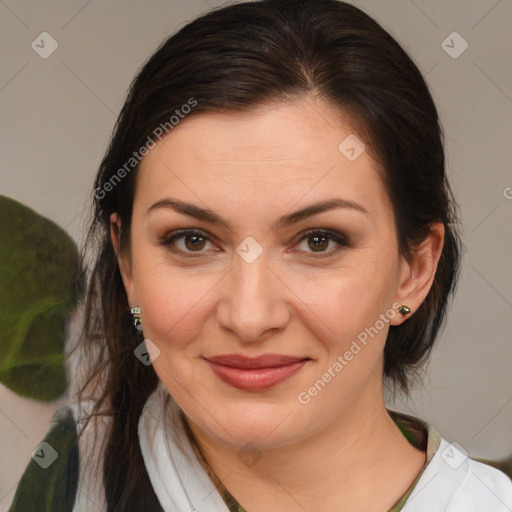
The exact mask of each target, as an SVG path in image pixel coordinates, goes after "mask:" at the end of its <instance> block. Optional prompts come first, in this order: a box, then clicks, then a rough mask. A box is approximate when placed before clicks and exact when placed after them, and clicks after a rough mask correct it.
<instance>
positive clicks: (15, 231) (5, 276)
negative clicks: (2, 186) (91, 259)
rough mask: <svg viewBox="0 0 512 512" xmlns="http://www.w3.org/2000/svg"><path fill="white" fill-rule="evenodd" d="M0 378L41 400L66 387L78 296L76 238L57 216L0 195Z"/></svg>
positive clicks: (45, 399)
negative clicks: (67, 340)
mask: <svg viewBox="0 0 512 512" xmlns="http://www.w3.org/2000/svg"><path fill="white" fill-rule="evenodd" d="M0 240H1V244H0V348H1V350H0V382H2V383H3V384H4V385H5V386H7V387H8V388H9V389H11V390H12V391H14V392H15V393H17V394H18V395H21V396H24V397H27V398H31V399H35V400H41V401H53V400H56V399H57V398H59V397H60V396H61V395H62V394H63V393H64V391H65V390H66V388H67V382H66V374H65V357H64V336H65V332H64V327H65V320H66V319H67V318H68V317H69V315H70V313H71V312H72V311H73V310H74V309H75V307H76V303H77V298H78V272H79V256H78V250H77V247H76V244H75V242H74V241H73V240H72V238H71V237H70V236H69V235H68V234H67V233H66V232H65V231H64V230H63V229H62V228H60V227H59V226H57V224H55V223H54V222H53V221H51V220H49V219H47V218H45V217H42V216H41V215H39V214H38V213H36V212H35V211H34V210H32V209H30V208H28V207H26V206H24V205H22V204H21V203H19V202H18V201H15V200H13V199H11V198H8V197H5V196H0Z"/></svg>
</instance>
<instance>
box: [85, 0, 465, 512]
mask: <svg viewBox="0 0 512 512" xmlns="http://www.w3.org/2000/svg"><path fill="white" fill-rule="evenodd" d="M307 95H312V96H314V97H317V98H319V99H321V100H323V101H326V102H328V104H330V105H332V106H333V109H335V108H337V109H338V110H339V111H340V113H341V112H345V113H347V114H348V115H349V117H350V121H351V123H350V124H351V127H352V129H353V130H354V132H355V133H357V135H358V137H359V138H360V139H362V140H363V141H364V142H365V144H366V148H367V150H368V151H369V152H370V154H371V155H372V156H373V158H375V159H376V161H377V162H379V163H380V165H381V167H382V173H383V175H382V179H383V183H384V184H385V187H386V190H387V193H388V195H389V197H390V199H391V202H392V204H393V208H394V214H395V222H396V230H397V233H398V247H399V250H400V253H401V254H403V255H404V256H406V257H408V258H409V257H410V256H411V254H412V253H413V251H414V249H415V248H417V247H418V245H419V244H420V243H421V242H422V241H423V240H424V239H425V237H426V235H427V234H428V232H429V229H430V225H431V224H432V223H434V222H442V223H443V224H444V226H445V239H444V247H443V250H442V254H441V258H440V261H439V264H438V268H437V272H436V275H435V279H434V282H433V285H432V287H431V289H430V291H429V293H428V295H427V297H426V299H425V300H424V302H423V303H422V304H421V306H420V307H419V308H418V310H417V311H415V312H414V314H413V315H412V316H411V317H410V318H409V319H408V320H407V321H406V322H405V323H403V324H402V325H400V326H391V327H390V330H389V334H388V338H387V342H386V346H385V353H384V376H385V377H386V381H387V382H391V383H392V384H393V386H398V388H400V389H401V390H402V391H404V392H405V393H408V392H409V390H410V383H411V378H413V376H415V375H417V373H418V370H419V369H421V368H422V367H423V366H424V365H425V363H426V361H427V360H428V356H429V354H430V352H431V349H432V346H433V344H434V341H435V339H436V337H437V336H438V334H439V333H440V330H441V327H442V324H443V320H444V317H445V312H446V308H447V305H448V302H449V300H450V298H451V295H452V294H453V293H454V291H455V287H456V283H457V279H458V273H459V264H460V239H459V235H458V234H457V229H456V224H457V223H458V220H457V213H456V212H457V209H456V202H455V200H454V198H453V195H452V192H451V189H450V186H449V183H448V181H447V177H446V172H445V157H444V140H443V130H442V127H441V125H440V122H439V119H438V114H437V111H436V107H435V105H434V102H433V99H432V97H431V94H430V92H429V89H428V86H427V84H426V83H425V81H424V79H423V77H422V75H421V73H420V72H419V70H418V68H417V67H416V65H415V64H414V63H413V61H412V60H411V58H410V57H409V56H408V55H407V54H406V53H405V51H404V50H403V49H402V48H401V47H400V45H399V44H398V43H397V42H396V41H395V40H394V39H393V37H391V35H389V34H388V33H387V32H386V31H385V30H384V29H383V28H382V27H381V26H380V25H379V24H378V23H377V22H376V21H375V20H373V19H372V18H371V17H370V16H368V15H367V14H365V13H364V12H362V11H361V10H359V9H358V8H356V7H354V6H352V5H350V4H347V3H345V2H341V1H336V0H314V1H313V0H311V1H308V0H263V1H260V2H244V3H239V4H234V5H229V6H227V7H224V8H219V9H216V10H213V11H210V12H209V13H207V14H205V15H203V16H201V17H199V18H197V19H195V20H194V21H192V22H190V23H188V24H187V25H185V26H184V27H183V28H181V29H180V30H179V31H178V32H177V33H176V34H174V35H172V36H171V37H170V38H169V39H167V40H166V41H165V42H164V43H163V44H162V45H161V46H160V47H159V48H158V49H157V51H156V52H155V53H154V54H153V55H152V56H151V58H150V59H149V60H148V61H147V62H146V63H145V64H144V66H143V67H142V68H141V69H140V71H139V72H138V74H137V76H136V77H135V79H134V80H133V83H132V84H131V87H130V90H129V93H128V96H127V99H126V102H125V104H124V106H123V107H122V110H121V113H120V115H119V118H118V120H117V123H116V125H115V129H114V132H113V135H112V138H111V140H110V144H109V147H108V150H107V152H106V154H105V156H104V158H103V161H102V162H101V166H100V169H99V172H98V174H97V177H96V181H95V200H94V213H93V215H94V219H93V221H92V224H91V227H90V231H89V236H88V240H87V244H86V247H87V250H88V251H92V252H93V253H94V259H93V265H92V268H91V271H90V274H89V276H90V280H89V283H88V293H87V300H86V329H87V332H86V335H85V336H84V340H83V347H82V348H85V350H86V351H89V353H91V354H96V353H97V357H95V358H94V360H93V361H92V362H91V367H90V370H89V372H88V377H89V378H88V380H87V382H86V384H85V385H84V386H83V388H82V391H81V396H82V393H84V394H85V392H86V389H89V388H91V389H92V383H94V382H96V384H97V386H96V387H95V388H94V391H95V392H96V390H97V389H98V388H99V393H97V394H96V395H91V396H94V400H95V403H96V405H95V408H94V414H106V415H108V416H111V417H112V423H111V427H110V428H109V432H108V436H107V438H106V439H105V453H104V462H103V467H104V486H105V494H106V499H107V503H108V510H116V511H127V510H146V509H147V510H149V509H150V507H152V506H153V507H154V506H155V504H154V503H150V504H148V503H146V502H143V498H141V496H144V493H142V494H139V493H138V492H135V491H134V489H135V488H137V489H139V490H140V488H141V485H142V487H143V488H151V484H150V482H149V480H148V477H147V474H146V472H145V470H144V463H143V460H142V455H141V452H140V448H139V442H138V436H137V425H138V420H139V417H140V415H141V411H142V408H143V406H144V404H145V402H146V400H147V398H148V397H149V395H150V394H151V393H152V392H153V391H154V390H155V388H156V385H157V383H158V377H157V375H156V373H155V371H154V369H153V367H152V366H151V365H149V366H145V365H143V364H141V362H140V361H139V360H138V359H137V358H136V357H134V354H133V351H134V349H135V348H136V347H137V345H138V344H140V343H141V341H142V337H141V336H140V333H138V332H136V331H135V330H134V329H133V328H132V325H131V322H130V316H129V313H128V308H129V305H128V302H127V297H126V293H125V290H124V287H123V283H122V281H121V276H120V273H119V268H118V263H117V259H116V254H115V252H114V249H113V246H112V243H111V240H110V235H109V219H110V216H111V214H112V213H113V212H117V214H118V215H119V217H120V219H121V223H122V232H121V249H122V250H123V251H129V247H130V239H129V234H130V220H131V212H132V203H133V198H134V190H135V184H136V176H137V166H136V165H135V166H133V168H127V167H126V163H127V162H130V161H131V160H130V159H131V158H132V157H133V154H134V152H136V151H138V150H139V149H140V148H141V147H143V146H144V145H145V144H147V141H148V137H154V131H155V129H156V128H157V127H158V126H160V125H162V123H166V122H167V123H168V122H169V118H170V116H172V115H173V114H174V113H175V112H176V110H180V109H181V108H182V106H183V105H186V104H187V103H189V104H190V100H191V99H193V101H195V102H197V103H196V106H195V107H194V108H193V109H191V111H190V113H188V115H189V116H193V115H198V114H200V113H201V112H205V111H219V112H221V111H223V112H234V111H247V110H249V109H252V108H255V107H257V106H259V105H262V104H269V103H272V102H277V101H297V100H299V99H301V98H303V97H305V96H307ZM189 110H190V109H189ZM132 163H133V162H132ZM123 166H124V169H125V171H126V170H127V169H128V171H127V172H124V173H119V170H120V169H121V168H123ZM121 175H122V179H117V178H119V177H120V176H121ZM115 176H117V178H116V177H115ZM109 183H110V186H109V185H108V184H109ZM176 293H180V291H179V290H176ZM100 381H101V385H98V383H99V382H100ZM102 407H103V412H100V410H101V409H102ZM135 484H138V487H137V486H136V485H135Z"/></svg>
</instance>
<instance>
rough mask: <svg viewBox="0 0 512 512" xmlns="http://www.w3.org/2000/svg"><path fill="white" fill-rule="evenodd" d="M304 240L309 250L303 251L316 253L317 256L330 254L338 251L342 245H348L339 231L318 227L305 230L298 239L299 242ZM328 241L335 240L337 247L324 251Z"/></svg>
mask: <svg viewBox="0 0 512 512" xmlns="http://www.w3.org/2000/svg"><path fill="white" fill-rule="evenodd" d="M304 240H307V247H308V248H309V249H310V251H305V252H310V253H317V254H318V257H324V256H330V255H332V254H334V253H336V252H338V251H339V250H340V249H341V248H342V247H349V245H350V244H349V243H348V240H347V239H346V237H344V236H343V235H341V234H340V233H336V232H331V231H325V230H318V229H317V230H310V231H307V232H306V233H305V234H304V236H303V237H302V238H301V239H300V242H302V241H304ZM330 242H335V244H337V247H335V248H334V249H332V250H330V251H326V249H327V248H328V247H329V243H330ZM314 256H315V255H314Z"/></svg>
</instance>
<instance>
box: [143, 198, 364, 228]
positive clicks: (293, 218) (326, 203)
mask: <svg viewBox="0 0 512 512" xmlns="http://www.w3.org/2000/svg"><path fill="white" fill-rule="evenodd" d="M161 208H167V209H171V210H174V211H175V212H177V213H182V214H184V215H188V216H190V217H194V218H196V219H199V220H202V221H205V222H210V223H212V224H223V225H224V226H226V227H227V228H228V229H229V230H231V227H230V226H229V223H228V222H227V221H226V220H224V219H223V218H222V217H221V216H220V215H218V214H217V213H215V212H213V211H212V210H210V209H208V208H201V207H200V206H197V205H195V204H191V203H185V202H183V201H178V200H177V199H170V198H169V199H161V200H160V201H157V202H156V203H155V204H153V205H152V206H150V207H149V208H148V209H147V211H146V215H148V214H150V213H151V212H153V211H155V210H158V209H161ZM335 208H346V209H352V210H356V211H358V212H361V213H363V214H364V215H367V216H370V214H369V212H368V210H366V208H364V207H363V206H362V205H360V204H358V203H355V202H354V201H349V200H346V199H342V198H339V197H334V198H331V199H325V200H323V201H320V202H318V203H314V204H311V205H309V206H306V207H305V208H303V209H302V210H297V211H295V212H292V213H287V214H286V215H283V216H282V217H279V219H277V221H276V222H275V223H274V227H273V229H279V228H283V227H288V226H291V225H292V224H296V223H298V222H300V221H302V220H304V219H306V218H308V217H311V216H313V215H317V214H319V213H323V212H326V211H329V210H333V209H335Z"/></svg>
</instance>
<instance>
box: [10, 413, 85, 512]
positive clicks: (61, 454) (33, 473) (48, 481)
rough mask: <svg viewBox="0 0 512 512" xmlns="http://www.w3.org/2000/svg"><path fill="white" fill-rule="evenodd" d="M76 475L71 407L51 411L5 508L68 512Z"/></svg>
mask: <svg viewBox="0 0 512 512" xmlns="http://www.w3.org/2000/svg"><path fill="white" fill-rule="evenodd" d="M78 475H79V451H78V444H77V430H76V423H75V419H74V417H73V414H72V411H71V409H70V408H68V407H62V408H60V409H59V410H57V411H56V412H55V414H54V415H53V418H52V426H51V427H50V429H49V431H48V433H47V434H46V436H45V438H44V439H43V441H42V442H41V443H39V445H38V446H37V447H35V449H34V451H33V452H32V454H31V459H30V462H29V464H28V465H27V467H26V469H25V471H24V473H23V475H22V477H21V479H20V481H19V482H18V487H17V489H16V493H15V495H14V499H13V502H12V504H11V507H10V508H9V512H21V511H25V510H39V511H42V512H45V511H56V510H58V511H59V512H68V511H69V512H71V511H72V510H73V505H74V501H75V495H76V490H77V485H78Z"/></svg>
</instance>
